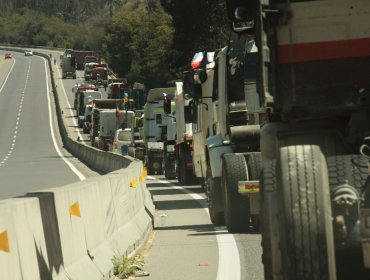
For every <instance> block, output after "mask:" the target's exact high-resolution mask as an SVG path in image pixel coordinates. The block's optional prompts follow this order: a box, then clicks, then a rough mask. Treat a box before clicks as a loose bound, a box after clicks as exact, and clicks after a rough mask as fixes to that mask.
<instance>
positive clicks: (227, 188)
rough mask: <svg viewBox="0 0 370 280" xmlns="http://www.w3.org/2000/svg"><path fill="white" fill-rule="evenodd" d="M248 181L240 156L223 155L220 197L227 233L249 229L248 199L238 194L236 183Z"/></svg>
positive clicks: (245, 167)
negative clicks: (221, 191)
mask: <svg viewBox="0 0 370 280" xmlns="http://www.w3.org/2000/svg"><path fill="white" fill-rule="evenodd" d="M241 180H248V170H247V163H246V161H245V158H244V156H243V155H242V154H240V155H239V154H225V155H224V156H223V159H222V177H221V186H222V190H223V193H222V196H223V205H224V217H225V224H226V227H227V230H228V231H229V232H232V233H233V232H245V231H246V230H248V228H249V219H250V215H249V209H250V207H249V198H248V197H245V196H241V195H240V194H239V193H238V181H241Z"/></svg>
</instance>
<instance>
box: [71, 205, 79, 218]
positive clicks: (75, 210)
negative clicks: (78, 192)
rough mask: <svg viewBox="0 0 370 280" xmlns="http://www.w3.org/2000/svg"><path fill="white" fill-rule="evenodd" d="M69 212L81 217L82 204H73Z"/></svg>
mask: <svg viewBox="0 0 370 280" xmlns="http://www.w3.org/2000/svg"><path fill="white" fill-rule="evenodd" d="M69 213H70V214H71V215H72V216H76V217H81V212H80V204H79V203H78V202H76V203H74V204H72V205H71V206H70V207H69Z"/></svg>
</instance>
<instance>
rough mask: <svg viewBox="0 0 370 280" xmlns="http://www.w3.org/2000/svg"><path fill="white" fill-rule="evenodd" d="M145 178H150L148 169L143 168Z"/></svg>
mask: <svg viewBox="0 0 370 280" xmlns="http://www.w3.org/2000/svg"><path fill="white" fill-rule="evenodd" d="M143 176H144V177H147V176H148V170H147V169H146V167H144V168H143Z"/></svg>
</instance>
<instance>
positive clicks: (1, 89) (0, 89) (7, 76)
mask: <svg viewBox="0 0 370 280" xmlns="http://www.w3.org/2000/svg"><path fill="white" fill-rule="evenodd" d="M14 65H15V58H13V65H12V67H11V68H10V70H9V73H8V75H6V78H5V80H4V82H3V84H2V85H1V88H0V92H2V91H3V88H4V86H5V84H6V82H7V81H8V78H9V76H10V74H11V73H12V70H13V67H14Z"/></svg>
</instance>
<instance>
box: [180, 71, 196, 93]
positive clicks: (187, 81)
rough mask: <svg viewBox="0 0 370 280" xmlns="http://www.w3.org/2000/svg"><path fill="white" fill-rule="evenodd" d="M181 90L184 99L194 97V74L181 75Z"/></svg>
mask: <svg viewBox="0 0 370 280" xmlns="http://www.w3.org/2000/svg"><path fill="white" fill-rule="evenodd" d="M182 90H183V92H184V95H185V97H186V99H189V98H193V97H194V72H193V71H185V72H184V73H183V83H182Z"/></svg>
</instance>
